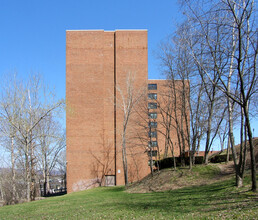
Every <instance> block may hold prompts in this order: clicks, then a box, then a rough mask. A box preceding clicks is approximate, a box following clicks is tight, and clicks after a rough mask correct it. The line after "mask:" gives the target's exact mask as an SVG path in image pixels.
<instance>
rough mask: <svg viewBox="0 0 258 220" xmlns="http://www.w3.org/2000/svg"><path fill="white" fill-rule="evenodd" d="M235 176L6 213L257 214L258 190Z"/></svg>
mask: <svg viewBox="0 0 258 220" xmlns="http://www.w3.org/2000/svg"><path fill="white" fill-rule="evenodd" d="M245 185H247V187H245V188H241V189H236V188H235V187H234V180H233V179H231V180H224V181H221V182H216V183H213V184H209V185H203V186H192V187H186V188H183V189H177V190H173V191H166V192H153V193H145V194H143V193H137V194H136V193H135V194H134V193H127V192H125V190H124V187H102V188H95V189H91V190H87V191H83V192H77V193H71V194H69V195H65V196H59V197H55V198H47V199H44V200H40V201H35V202H30V203H24V204H19V205H14V206H4V207H1V208H0V219H257V216H258V202H257V201H258V200H257V193H256V194H255V193H253V192H251V191H249V190H250V177H247V178H246V179H245Z"/></svg>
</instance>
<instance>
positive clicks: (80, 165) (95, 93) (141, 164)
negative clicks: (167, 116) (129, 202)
mask: <svg viewBox="0 0 258 220" xmlns="http://www.w3.org/2000/svg"><path fill="white" fill-rule="evenodd" d="M147 53H148V51H147V31H145V30H118V31H103V30H96V31H67V32H66V100H67V116H66V118H67V119H66V129H67V188H68V192H73V191H79V190H83V189H87V188H91V187H94V186H99V185H109V183H108V181H111V184H116V185H123V184H124V174H123V164H122V154H121V149H122V147H121V145H122V140H121V132H122V129H123V111H122V109H121V108H120V107H121V101H122V100H121V93H123V94H124V95H125V94H126V91H127V85H126V82H127V78H128V75H131V76H133V78H134V89H135V91H136V92H139V91H141V90H142V89H143V88H146V87H147V84H148V83H156V84H157V85H158V89H157V94H159V93H161V91H162V84H164V83H165V82H166V81H165V80H158V81H156V80H149V81H148V78H147V77H148V58H147ZM118 88H119V90H118ZM155 93H156V92H155ZM137 117H138V116H137V114H136V112H134V114H133V115H132V118H133V120H132V121H137V120H138V119H137ZM159 119H160V118H159V117H158V118H157V120H159ZM146 123H148V118H146ZM158 126H160V125H158ZM139 129H141V128H140V126H138V125H136V124H134V123H133V122H130V123H129V126H128V130H127V131H128V139H127V141H128V143H127V145H128V146H129V147H128V150H127V155H128V174H129V181H130V182H132V181H135V180H138V179H141V178H143V177H144V176H146V175H147V174H148V173H149V172H150V168H149V166H148V155H147V152H146V149H147V147H146V146H143V145H141V144H137V138H136V136H137V135H136V131H137V130H139ZM133 133H134V134H133ZM172 135H173V138H175V137H174V134H172ZM129 137H130V138H129ZM132 137H133V138H132ZM157 141H158V143H159V146H160V150H161V153H162V151H164V149H162V148H164V147H163V146H164V137H163V138H162V135H158V136H157ZM138 142H139V140H138ZM176 154H178V151H176Z"/></svg>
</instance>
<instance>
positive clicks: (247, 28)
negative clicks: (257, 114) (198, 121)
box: [183, 0, 258, 191]
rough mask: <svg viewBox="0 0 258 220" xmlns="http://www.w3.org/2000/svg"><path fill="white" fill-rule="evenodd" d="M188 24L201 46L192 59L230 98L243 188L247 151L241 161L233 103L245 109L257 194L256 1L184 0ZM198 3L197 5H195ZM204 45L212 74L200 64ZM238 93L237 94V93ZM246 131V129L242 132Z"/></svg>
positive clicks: (238, 173)
mask: <svg viewBox="0 0 258 220" xmlns="http://www.w3.org/2000/svg"><path fill="white" fill-rule="evenodd" d="M183 2H184V3H186V6H187V7H186V12H185V14H186V15H187V16H188V22H189V23H191V24H192V25H191V27H192V31H193V32H192V34H193V35H198V37H199V39H200V43H199V44H197V46H195V47H191V49H192V53H191V54H192V56H193V57H194V59H195V61H196V63H197V64H198V65H199V66H200V67H201V69H202V71H203V72H204V74H205V75H206V77H207V78H208V79H209V81H210V82H211V83H212V84H213V85H214V86H216V87H217V88H219V89H220V91H222V92H223V93H224V95H225V96H226V97H227V99H228V114H229V119H228V120H229V138H230V143H231V148H232V153H233V160H234V164H235V170H236V184H237V186H242V179H243V171H244V161H245V158H244V157H245V154H244V152H245V150H241V152H242V153H241V154H240V157H239V159H238V158H237V157H236V153H235V149H234V137H233V126H232V120H233V119H232V113H233V108H232V102H235V103H237V104H238V105H239V106H240V107H241V108H242V113H243V115H244V123H243V124H244V125H245V126H246V129H247V133H246V134H247V137H246V139H247V138H248V142H249V146H250V156H251V164H252V165H251V168H252V169H251V170H252V190H253V191H256V165H255V158H254V146H253V142H252V129H251V125H250V112H249V110H250V105H251V104H252V100H253V99H252V98H253V97H255V94H256V93H257V74H256V70H257V67H256V62H257V53H258V43H257V26H256V23H257V22H256V17H255V1H254V0H237V1H233V0H210V1H208V3H209V5H207V4H205V3H206V2H205V1H202V0H197V1H190V0H184V1H183ZM193 3H194V4H193ZM200 45H202V46H203V47H204V48H205V54H207V55H209V57H210V58H211V59H210V61H211V62H212V65H210V66H211V67H212V70H213V71H214V72H215V73H216V79H218V80H214V78H212V75H211V71H210V69H209V68H207V66H206V65H204V64H203V63H202V62H200V59H199V56H198V55H199V49H200ZM236 91H237V92H236ZM242 131H243V132H244V131H245V129H242Z"/></svg>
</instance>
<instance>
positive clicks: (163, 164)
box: [155, 155, 232, 169]
mask: <svg viewBox="0 0 258 220" xmlns="http://www.w3.org/2000/svg"><path fill="white" fill-rule="evenodd" d="M175 160H176V166H178V167H180V166H181V158H180V157H175ZM203 160H204V159H203V156H195V164H202V163H203ZM229 160H232V155H229ZM226 161H227V155H216V156H213V157H212V158H210V162H211V163H221V162H226ZM185 164H186V165H189V157H186V158H185ZM158 165H159V169H165V168H171V167H174V158H173V157H168V158H165V159H162V160H159V161H156V162H155V166H156V167H157V166H158Z"/></svg>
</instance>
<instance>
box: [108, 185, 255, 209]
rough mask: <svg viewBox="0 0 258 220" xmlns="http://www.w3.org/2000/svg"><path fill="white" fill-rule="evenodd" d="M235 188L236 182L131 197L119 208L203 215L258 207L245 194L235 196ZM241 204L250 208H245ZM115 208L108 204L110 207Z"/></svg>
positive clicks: (121, 189) (118, 206)
mask: <svg viewBox="0 0 258 220" xmlns="http://www.w3.org/2000/svg"><path fill="white" fill-rule="evenodd" d="M233 187H234V181H233V180H227V181H224V182H220V183H214V184H210V185H203V186H193V187H187V188H183V189H178V190H173V191H166V192H154V193H147V194H144V193H142V194H130V195H129V194H128V197H127V199H126V200H123V201H122V202H120V203H119V204H116V206H117V208H118V209H125V210H138V211H144V210H152V211H153V212H164V213H174V214H182V213H185V214H187V213H192V212H203V211H205V212H216V211H225V210H228V208H229V207H230V210H231V211H233V210H236V209H239V207H241V208H242V209H248V204H250V203H255V201H254V200H255V199H251V200H250V199H249V200H246V198H247V197H246V195H245V194H241V193H232V190H233ZM111 190H113V192H115V191H117V192H119V191H120V192H121V191H123V190H124V188H123V187H121V188H118V189H115V188H113V189H110V190H109V191H111ZM249 198H250V197H249ZM241 201H243V202H245V203H246V204H242V203H241ZM113 205H114V204H107V206H110V207H111V206H113ZM249 208H250V207H249Z"/></svg>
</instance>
